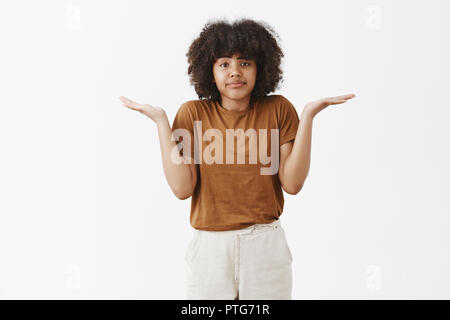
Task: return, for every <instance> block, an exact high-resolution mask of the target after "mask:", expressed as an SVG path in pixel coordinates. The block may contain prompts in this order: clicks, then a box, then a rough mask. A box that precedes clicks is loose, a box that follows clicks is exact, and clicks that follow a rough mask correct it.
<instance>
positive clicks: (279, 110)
mask: <svg viewBox="0 0 450 320" xmlns="http://www.w3.org/2000/svg"><path fill="white" fill-rule="evenodd" d="M263 105H265V106H266V107H269V106H270V107H269V108H270V109H271V110H272V111H274V112H276V114H277V116H278V117H280V116H282V115H283V114H289V113H292V112H296V109H295V107H294V105H293V104H292V103H291V101H289V100H288V99H287V98H286V97H285V96H283V95H281V94H272V95H268V96H265V97H264V98H263Z"/></svg>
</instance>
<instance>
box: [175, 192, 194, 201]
mask: <svg viewBox="0 0 450 320" xmlns="http://www.w3.org/2000/svg"><path fill="white" fill-rule="evenodd" d="M173 193H174V195H175V196H176V197H177V198H178V199H180V200H186V199H187V198H189V197H190V196H192V192H175V191H174V192H173Z"/></svg>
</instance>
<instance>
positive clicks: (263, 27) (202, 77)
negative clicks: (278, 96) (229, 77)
mask: <svg viewBox="0 0 450 320" xmlns="http://www.w3.org/2000/svg"><path fill="white" fill-rule="evenodd" d="M276 38H278V39H280V37H279V36H278V34H277V33H276V32H275V31H274V29H273V28H272V27H271V26H269V25H268V24H267V23H265V22H263V21H254V20H252V19H247V18H241V19H239V20H236V21H235V22H234V23H233V24H230V23H228V22H227V21H226V20H223V19H220V20H216V21H214V20H209V21H208V22H207V23H206V25H205V26H204V27H203V29H202V32H201V33H200V35H199V36H198V38H196V39H195V40H194V41H193V42H192V44H191V45H190V47H189V50H188V52H187V53H186V56H187V57H188V64H189V67H188V75H189V78H190V79H189V80H190V83H191V84H192V85H193V86H194V88H195V92H196V93H197V95H198V97H199V99H203V98H206V99H211V100H215V101H220V92H219V90H218V89H217V86H216V84H215V83H214V82H213V80H214V76H213V72H212V67H213V64H214V63H215V61H216V60H217V59H219V58H220V57H226V56H228V57H231V56H233V54H235V53H242V54H243V55H244V56H245V57H247V58H248V59H250V60H255V61H256V64H257V76H256V83H255V87H254V88H253V90H252V93H251V96H252V98H254V97H263V96H266V95H267V94H269V93H270V92H273V91H275V90H276V89H277V88H278V83H279V82H280V81H281V82H282V79H283V71H282V70H281V68H280V64H281V58H282V57H283V56H284V54H283V51H282V50H281V48H280V47H279V46H278V43H277V40H276Z"/></svg>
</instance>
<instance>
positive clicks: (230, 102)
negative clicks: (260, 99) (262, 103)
mask: <svg viewBox="0 0 450 320" xmlns="http://www.w3.org/2000/svg"><path fill="white" fill-rule="evenodd" d="M221 105H222V107H224V108H225V109H227V110H229V111H244V110H246V109H247V108H248V107H249V105H250V95H249V96H246V97H244V98H242V99H230V98H227V97H225V96H222V101H221Z"/></svg>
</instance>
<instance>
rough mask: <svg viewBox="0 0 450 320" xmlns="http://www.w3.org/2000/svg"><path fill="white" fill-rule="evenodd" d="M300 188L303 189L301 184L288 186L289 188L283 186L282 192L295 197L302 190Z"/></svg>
mask: <svg viewBox="0 0 450 320" xmlns="http://www.w3.org/2000/svg"><path fill="white" fill-rule="evenodd" d="M302 188H303V184H301V185H296V186H290V187H285V186H283V190H284V191H285V192H286V193H289V194H291V195H296V194H298V193H299V192H300V190H302Z"/></svg>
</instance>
